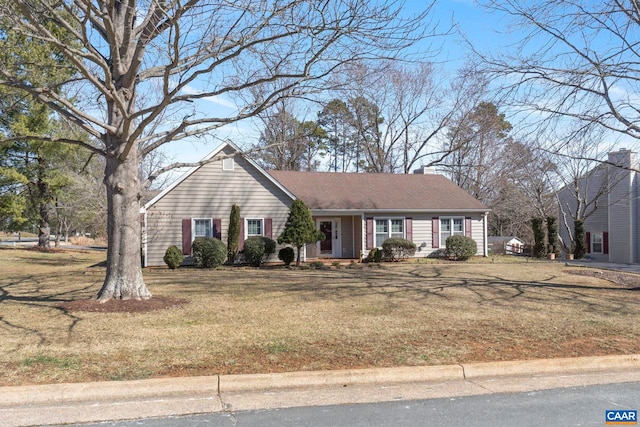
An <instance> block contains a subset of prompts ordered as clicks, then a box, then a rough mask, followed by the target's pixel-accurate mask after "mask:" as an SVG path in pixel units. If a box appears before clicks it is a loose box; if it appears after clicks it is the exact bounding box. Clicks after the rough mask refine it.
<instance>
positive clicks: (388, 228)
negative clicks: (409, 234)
mask: <svg viewBox="0 0 640 427" xmlns="http://www.w3.org/2000/svg"><path fill="white" fill-rule="evenodd" d="M375 233H376V247H378V248H380V247H382V243H383V242H384V241H385V240H387V239H388V238H390V237H396V238H400V239H404V218H376V220H375Z"/></svg>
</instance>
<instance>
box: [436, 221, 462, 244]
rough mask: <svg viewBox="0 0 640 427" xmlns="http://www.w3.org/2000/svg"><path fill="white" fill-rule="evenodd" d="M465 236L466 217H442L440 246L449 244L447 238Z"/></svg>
mask: <svg viewBox="0 0 640 427" xmlns="http://www.w3.org/2000/svg"><path fill="white" fill-rule="evenodd" d="M456 234H457V235H461V236H464V217H451V218H440V247H442V248H444V247H445V246H446V245H447V238H449V237H451V236H455V235H456Z"/></svg>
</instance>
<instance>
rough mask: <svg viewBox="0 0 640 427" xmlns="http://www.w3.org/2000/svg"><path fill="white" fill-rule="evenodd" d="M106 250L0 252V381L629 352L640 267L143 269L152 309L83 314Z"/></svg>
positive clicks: (639, 308)
mask: <svg viewBox="0 0 640 427" xmlns="http://www.w3.org/2000/svg"><path fill="white" fill-rule="evenodd" d="M104 256H105V254H104V253H97V252H95V253H94V252H72V251H60V252H54V253H40V252H37V251H34V250H25V249H0V272H1V274H0V276H1V277H0V364H1V366H2V372H3V375H2V377H1V379H0V385H19V384H36V383H52V382H79V381H97V380H123V379H140V378H150V377H162V376H174V375H212V374H226V373H266V372H283V371H299V370H323V369H342V368H366V367H383V366H409V365H437V364H452V363H462V362H471V361H490V360H515V359H532V358H548V357H571V356H588V355H607V354H631V353H640V322H638V319H640V280H639V278H640V276H634V275H626V276H627V277H625V279H626V280H625V281H620V280H618V281H619V282H620V283H615V282H612V281H609V280H606V274H600V273H596V274H595V276H596V277H592V276H591V273H593V272H592V271H590V270H585V269H578V268H576V267H571V268H570V267H565V265H564V264H563V263H562V262H546V261H527V260H526V259H518V260H517V261H516V262H513V259H511V262H509V263H506V262H498V261H499V260H500V259H497V260H495V261H496V262H491V259H485V260H482V262H473V263H434V262H412V263H393V264H381V265H380V266H377V265H367V264H354V265H351V266H340V267H335V266H327V267H324V268H322V269H304V270H303V269H287V268H284V267H267V268H261V269H254V268H221V269H217V270H200V269H194V268H189V269H178V270H168V269H149V270H146V271H145V279H146V281H147V284H148V286H149V289H150V290H151V292H152V293H153V294H154V296H156V297H158V298H157V299H156V302H157V304H155V306H154V307H152V308H155V309H154V310H151V311H141V310H140V305H139V304H137V305H136V304H132V305H131V307H129V308H126V309H125V310H124V311H123V310H120V311H112V309H111V308H109V309H108V310H107V309H103V308H104V307H99V308H100V310H99V311H88V310H91V308H92V307H95V305H96V304H97V303H95V302H91V303H89V304H87V303H86V300H88V299H90V298H91V297H94V296H95V295H96V293H97V292H98V289H99V288H100V285H101V284H102V279H103V275H104V268H103V267H101V266H99V263H100V261H103V259H104ZM576 272H580V273H582V275H578V274H574V273H576ZM584 273H587V275H584ZM619 278H620V277H618V279H619ZM70 301H75V302H73V303H70ZM77 301H81V303H77ZM109 304H111V303H109ZM162 307H165V308H162ZM112 308H115V307H112ZM143 308H144V306H143Z"/></svg>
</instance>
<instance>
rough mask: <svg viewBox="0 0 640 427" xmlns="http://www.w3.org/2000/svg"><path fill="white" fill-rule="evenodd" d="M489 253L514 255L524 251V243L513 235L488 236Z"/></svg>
mask: <svg viewBox="0 0 640 427" xmlns="http://www.w3.org/2000/svg"><path fill="white" fill-rule="evenodd" d="M488 242H489V253H491V254H504V255H515V254H521V253H524V247H525V243H524V241H522V240H520V239H518V238H517V237H515V236H489V237H488Z"/></svg>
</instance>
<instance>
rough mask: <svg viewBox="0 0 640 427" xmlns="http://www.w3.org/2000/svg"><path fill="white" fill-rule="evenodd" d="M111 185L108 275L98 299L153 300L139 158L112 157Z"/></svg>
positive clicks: (109, 166)
mask: <svg viewBox="0 0 640 427" xmlns="http://www.w3.org/2000/svg"><path fill="white" fill-rule="evenodd" d="M105 184H106V186H107V205H108V209H107V212H108V216H107V235H108V248H107V275H106V277H105V279H104V284H103V285H102V289H100V292H99V293H98V300H99V301H100V302H106V301H108V300H110V299H123V300H127V299H131V298H134V299H138V300H140V299H149V298H151V293H150V292H149V290H148V289H147V285H146V284H145V283H144V279H143V277H142V263H141V259H140V242H141V240H140V231H141V230H140V181H139V179H138V163H137V156H136V155H135V154H133V153H132V155H130V156H128V157H127V159H126V160H125V161H121V160H120V159H118V158H117V157H108V158H107V165H106V168H105Z"/></svg>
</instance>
